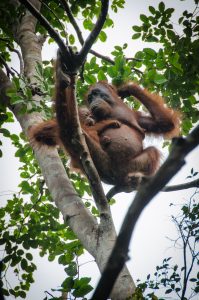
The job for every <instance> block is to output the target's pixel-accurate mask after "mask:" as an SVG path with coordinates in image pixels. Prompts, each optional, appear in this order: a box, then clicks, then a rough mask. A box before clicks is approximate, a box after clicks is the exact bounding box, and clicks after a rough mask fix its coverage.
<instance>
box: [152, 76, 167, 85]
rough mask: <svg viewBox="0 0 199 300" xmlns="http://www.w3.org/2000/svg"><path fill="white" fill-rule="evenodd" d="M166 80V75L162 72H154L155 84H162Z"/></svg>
mask: <svg viewBox="0 0 199 300" xmlns="http://www.w3.org/2000/svg"><path fill="white" fill-rule="evenodd" d="M167 81H168V80H167V79H166V77H165V76H164V75H162V74H156V75H155V77H154V82H155V83H156V84H163V83H165V82H167Z"/></svg>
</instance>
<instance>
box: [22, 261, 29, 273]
mask: <svg viewBox="0 0 199 300" xmlns="http://www.w3.org/2000/svg"><path fill="white" fill-rule="evenodd" d="M21 268H22V270H24V271H27V268H28V263H27V260H26V259H25V258H23V259H22V260H21Z"/></svg>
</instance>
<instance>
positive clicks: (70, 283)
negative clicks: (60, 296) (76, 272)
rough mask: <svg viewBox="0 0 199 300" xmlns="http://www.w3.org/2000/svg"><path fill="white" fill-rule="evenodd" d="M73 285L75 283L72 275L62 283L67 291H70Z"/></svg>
mask: <svg viewBox="0 0 199 300" xmlns="http://www.w3.org/2000/svg"><path fill="white" fill-rule="evenodd" d="M73 285H74V280H73V278H72V277H68V278H66V279H65V280H64V281H63V282H62V284H61V286H62V287H63V288H64V290H65V291H66V292H70V291H71V289H72V288H73Z"/></svg>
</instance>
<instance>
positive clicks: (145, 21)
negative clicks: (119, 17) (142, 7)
mask: <svg viewBox="0 0 199 300" xmlns="http://www.w3.org/2000/svg"><path fill="white" fill-rule="evenodd" d="M140 20H141V21H142V22H144V23H148V18H147V16H146V15H143V14H141V15H140Z"/></svg>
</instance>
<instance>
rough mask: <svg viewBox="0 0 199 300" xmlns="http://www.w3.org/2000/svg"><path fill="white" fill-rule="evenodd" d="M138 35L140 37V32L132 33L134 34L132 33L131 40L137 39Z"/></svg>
mask: <svg viewBox="0 0 199 300" xmlns="http://www.w3.org/2000/svg"><path fill="white" fill-rule="evenodd" d="M140 37H141V33H134V34H133V35H132V39H133V40H136V39H139V38H140Z"/></svg>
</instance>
